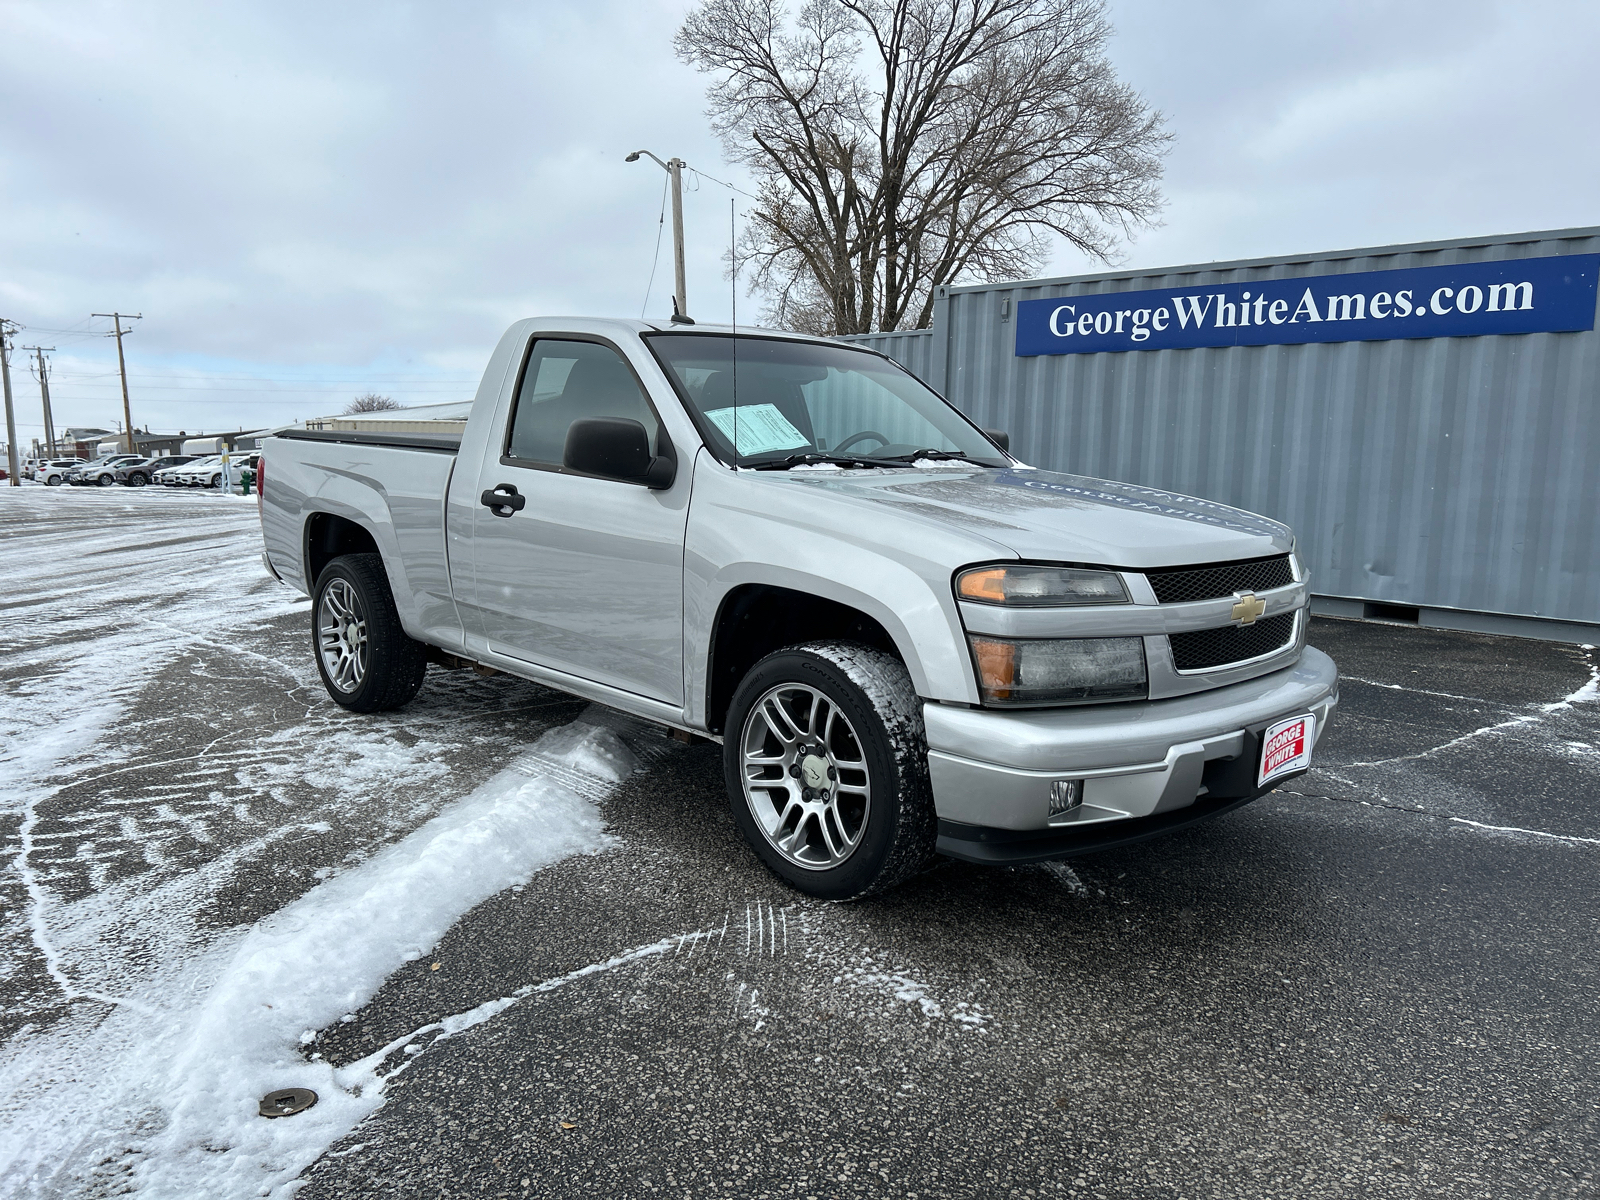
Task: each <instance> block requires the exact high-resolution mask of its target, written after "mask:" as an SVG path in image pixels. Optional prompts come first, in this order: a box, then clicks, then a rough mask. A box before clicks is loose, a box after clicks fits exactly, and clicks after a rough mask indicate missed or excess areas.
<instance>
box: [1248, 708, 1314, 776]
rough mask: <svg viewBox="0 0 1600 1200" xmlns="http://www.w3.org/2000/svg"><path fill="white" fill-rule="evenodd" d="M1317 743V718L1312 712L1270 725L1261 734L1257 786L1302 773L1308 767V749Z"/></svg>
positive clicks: (1309, 760)
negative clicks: (1259, 767)
mask: <svg viewBox="0 0 1600 1200" xmlns="http://www.w3.org/2000/svg"><path fill="white" fill-rule="evenodd" d="M1316 741H1317V718H1316V717H1315V716H1313V715H1312V714H1311V713H1305V714H1303V715H1301V716H1298V717H1290V718H1288V719H1287V720H1284V721H1279V722H1278V723H1277V724H1276V725H1269V726H1267V728H1266V732H1264V733H1263V734H1262V735H1261V769H1260V770H1259V771H1257V772H1256V786H1257V787H1263V786H1265V785H1266V784H1268V783H1271V782H1272V781H1273V780H1274V779H1279V778H1282V777H1283V776H1285V775H1290V774H1293V773H1294V772H1295V771H1303V770H1305V769H1306V768H1307V767H1309V766H1310V765H1311V747H1312V746H1314V745H1315V744H1316Z"/></svg>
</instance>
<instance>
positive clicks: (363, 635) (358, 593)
mask: <svg viewBox="0 0 1600 1200" xmlns="http://www.w3.org/2000/svg"><path fill="white" fill-rule="evenodd" d="M311 637H312V649H313V653H314V654H315V656H316V660H317V672H318V673H319V674H320V675H321V676H322V684H323V686H324V687H326V688H327V689H328V695H330V696H332V697H333V699H334V702H335V703H337V704H340V705H343V706H344V707H345V708H348V709H351V710H352V711H354V712H384V711H387V710H389V709H394V708H401V707H403V706H404V705H406V704H408V703H409V702H410V701H411V698H412V697H413V696H415V695H416V694H417V691H418V689H420V688H421V687H422V678H423V675H424V674H425V673H426V672H427V669H428V662H427V658H426V657H425V655H426V653H427V652H426V650H425V648H424V647H423V645H422V643H421V642H416V641H413V640H412V639H411V638H409V637H407V636H406V632H405V630H404V629H402V628H401V626H400V614H399V612H398V611H397V610H396V608H395V605H394V593H393V592H392V591H390V589H389V577H388V576H387V575H386V574H385V573H384V570H383V559H382V558H380V557H379V556H378V555H376V554H345V555H341V556H340V557H339V558H336V559H334V560H333V561H332V562H330V563H329V564H328V565H327V566H326V567H324V568H323V569H322V574H321V575H320V576H318V578H317V586H316V591H315V594H314V595H313V597H312V604H311Z"/></svg>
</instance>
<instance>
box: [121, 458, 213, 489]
mask: <svg viewBox="0 0 1600 1200" xmlns="http://www.w3.org/2000/svg"><path fill="white" fill-rule="evenodd" d="M194 458H195V456H194V455H192V454H165V455H162V456H161V457H160V458H141V459H137V460H135V461H134V462H129V463H123V464H122V465H121V466H120V467H118V468H117V472H116V475H117V482H118V483H124V484H127V485H128V486H129V487H144V486H145V484H147V483H150V482H151V481H152V478H153V477H154V475H155V473H156V472H157V471H164V470H166V469H167V468H168V467H181V466H185V465H187V464H188V463H191V462H193V461H194Z"/></svg>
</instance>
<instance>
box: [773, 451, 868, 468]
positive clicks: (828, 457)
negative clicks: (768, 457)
mask: <svg viewBox="0 0 1600 1200" xmlns="http://www.w3.org/2000/svg"><path fill="white" fill-rule="evenodd" d="M887 461H889V460H888V459H872V458H858V457H856V456H855V455H851V454H818V453H816V452H815V451H813V452H811V453H809V454H791V455H789V457H788V458H775V459H773V460H772V461H770V462H759V463H752V464H750V469H751V470H752V471H787V470H788V469H789V468H790V467H810V466H815V465H817V464H819V463H830V464H832V465H833V466H836V467H876V466H880V465H882V464H883V463H885V462H887Z"/></svg>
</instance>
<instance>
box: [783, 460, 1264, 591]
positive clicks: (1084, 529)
mask: <svg viewBox="0 0 1600 1200" xmlns="http://www.w3.org/2000/svg"><path fill="white" fill-rule="evenodd" d="M787 475H788V479H789V481H790V482H792V483H794V484H796V485H798V486H800V487H803V488H816V489H819V490H822V491H826V492H828V493H830V494H831V495H833V496H835V497H837V498H839V499H842V500H849V501H854V502H856V503H859V504H861V505H862V506H863V507H868V508H874V509H877V508H880V507H881V506H889V507H892V508H893V509H895V510H896V511H898V512H900V513H902V514H904V515H907V516H913V515H914V516H917V517H920V518H922V519H924V520H930V521H936V522H939V523H941V524H944V525H946V526H949V527H951V528H953V529H957V530H960V531H962V532H964V533H970V534H977V535H979V536H981V537H984V538H986V539H988V540H989V541H991V542H996V543H999V544H1000V545H1002V546H1005V547H1007V548H1008V549H1010V550H1011V551H1012V552H1013V553H1015V554H1016V555H1017V557H1019V558H1023V559H1038V560H1044V561H1051V562H1073V563H1084V564H1091V565H1095V566H1106V567H1127V568H1131V569H1135V570H1143V569H1147V568H1152V567H1170V566H1185V565H1188V564H1191V563H1207V562H1226V561H1228V560H1230V559H1239V558H1261V557H1265V556H1267V555H1270V554H1286V553H1288V551H1289V549H1290V547H1291V545H1292V542H1293V537H1292V534H1291V533H1290V530H1289V527H1288V526H1286V525H1282V524H1280V523H1279V522H1277V521H1272V520H1268V519H1267V518H1266V517H1261V516H1257V515H1256V514H1254V513H1248V512H1245V511H1243V510H1242V509H1237V508H1230V507H1229V506H1227V505H1226V504H1218V503H1216V502H1215V501H1212V500H1200V499H1196V498H1195V497H1193V496H1181V495H1178V494H1177V493H1175V492H1167V491H1162V490H1160V489H1159V488H1149V487H1141V486H1139V485H1137V484H1131V483H1113V482H1111V481H1109V480H1105V479H1091V478H1089V477H1087V476H1083V475H1062V474H1058V473H1056V472H1054V471H1036V470H1032V469H1030V468H1027V467H1014V468H1008V469H1005V470H998V471H997V470H993V469H990V468H980V469H973V470H967V469H952V468H947V467H946V468H938V469H907V470H876V471H858V470H837V471H822V470H816V469H809V470H806V469H801V470H794V471H790V472H788V473H787Z"/></svg>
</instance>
